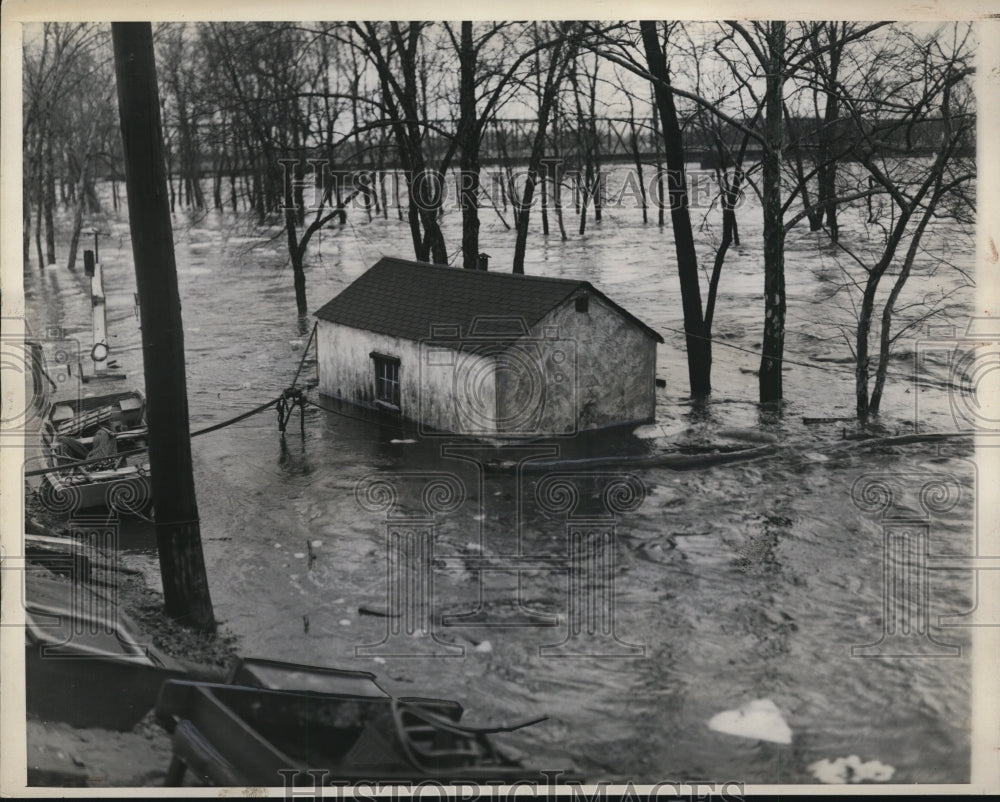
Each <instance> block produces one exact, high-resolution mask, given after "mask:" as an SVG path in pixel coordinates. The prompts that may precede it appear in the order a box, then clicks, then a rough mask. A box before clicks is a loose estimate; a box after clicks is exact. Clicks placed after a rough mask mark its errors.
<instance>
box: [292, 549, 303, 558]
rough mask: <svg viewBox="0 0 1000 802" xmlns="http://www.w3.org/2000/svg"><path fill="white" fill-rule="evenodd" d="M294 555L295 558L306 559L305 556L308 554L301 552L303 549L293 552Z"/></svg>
mask: <svg viewBox="0 0 1000 802" xmlns="http://www.w3.org/2000/svg"><path fill="white" fill-rule="evenodd" d="M292 556H293V557H294V558H295V559H296V560H303V559H305V556H306V555H305V554H304V553H303V552H301V551H297V552H295V554H293V555H292Z"/></svg>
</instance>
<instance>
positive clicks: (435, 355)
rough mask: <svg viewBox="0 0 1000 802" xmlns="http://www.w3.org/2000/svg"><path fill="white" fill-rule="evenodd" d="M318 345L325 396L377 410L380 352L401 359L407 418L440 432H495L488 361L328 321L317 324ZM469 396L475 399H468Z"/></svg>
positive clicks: (402, 399)
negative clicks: (471, 423) (377, 358)
mask: <svg viewBox="0 0 1000 802" xmlns="http://www.w3.org/2000/svg"><path fill="white" fill-rule="evenodd" d="M316 347H317V362H318V370H319V391H320V392H321V393H323V394H324V395H329V396H333V397H334V398H339V399H342V400H344V401H350V402H351V403H354V404H358V405H360V406H364V407H372V408H374V407H375V406H376V404H375V366H374V362H373V360H372V358H371V353H372V351H377V352H378V353H381V354H385V355H387V356H394V357H397V358H398V359H399V402H400V414H401V415H402V416H403V417H405V418H407V419H409V420H412V421H417V422H418V423H420V424H421V425H423V426H428V427H431V428H433V429H440V430H442V431H450V432H461V431H467V430H468V425H469V424H468V422H469V421H470V420H473V421H475V422H476V425H477V426H479V427H480V429H481V431H480V432H478V433H482V434H484V435H488V434H490V433H491V432H492V431H495V428H496V423H495V420H496V387H495V383H494V371H493V369H492V365H491V363H490V360H487V359H484V358H482V357H478V356H476V355H474V354H467V353H460V352H457V351H454V350H451V349H434V348H431V347H430V346H429V345H428V344H427V343H423V344H421V343H418V342H414V341H413V340H404V339H401V338H399V337H392V336H389V335H387V334H377V333H374V332H370V331H364V330H361V329H355V328H351V327H349V326H343V325H340V324H338V323H331V322H330V321H327V320H320V321H318V325H317V329H316ZM447 363H450V364H447ZM456 376H457V377H458V378H459V380H458V381H456ZM465 376H468V377H470V379H471V380H472V382H471V390H470V382H467V381H462V378H463V377H465ZM469 392H474V398H468V397H466V395H467V394H468V393H469Z"/></svg>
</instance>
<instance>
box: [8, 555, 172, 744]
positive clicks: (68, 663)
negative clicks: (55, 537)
mask: <svg viewBox="0 0 1000 802" xmlns="http://www.w3.org/2000/svg"><path fill="white" fill-rule="evenodd" d="M25 584H26V587H25V596H26V601H25V641H24V648H25V697H26V698H25V702H26V706H27V709H28V711H30V712H31V713H33V714H34V715H36V716H38V717H39V718H40V719H42V720H44V721H64V722H68V723H69V724H71V725H72V726H74V727H100V728H103V729H112V730H129V729H131V728H132V727H133V726H134V725H135V724H136V723H137V722H138V721H139V720H140V719H141V718H142V717H143V716H144V715H145V714H146V713H147V712H149V710H151V709H152V708H153V706H154V705H155V703H156V699H157V694H158V693H159V690H160V687H161V686H162V684H163V682H164V680H167V679H170V678H179V677H183V676H186V675H187V672H186V670H185V668H184V667H183V666H181V665H180V664H179V663H178V662H177V661H175V660H173V659H172V658H170V657H169V656H168V655H165V654H163V653H161V652H159V651H158V650H156V649H155V648H154V647H152V646H151V645H150V643H149V641H148V639H147V638H146V637H145V636H143V635H142V634H141V632H140V631H139V629H138V628H137V627H136V626H135V624H134V623H132V622H131V621H130V620H129V619H128V618H127V617H126V616H125V615H124V614H123V613H122V612H121V611H120V610H119V609H118V607H117V605H116V604H115V603H114V601H113V600H112V599H110V598H109V597H107V596H105V595H104V594H102V593H100V592H99V591H97V590H94V589H93V588H91V587H89V586H88V585H86V584H83V583H80V582H75V583H74V582H69V581H60V580H57V579H50V578H47V577H44V576H38V575H37V573H36V572H35V571H27V572H25Z"/></svg>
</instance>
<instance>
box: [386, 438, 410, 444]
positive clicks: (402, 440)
mask: <svg viewBox="0 0 1000 802" xmlns="http://www.w3.org/2000/svg"><path fill="white" fill-rule="evenodd" d="M389 442H390V443H415V442H417V441H416V440H411V439H410V438H408V437H406V438H402V439H393V440H390V441H389Z"/></svg>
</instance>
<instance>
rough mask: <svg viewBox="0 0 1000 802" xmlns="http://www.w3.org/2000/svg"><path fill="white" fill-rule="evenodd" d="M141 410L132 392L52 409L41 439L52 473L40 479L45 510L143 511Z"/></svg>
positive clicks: (145, 482) (146, 491) (145, 480)
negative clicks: (95, 509)
mask: <svg viewBox="0 0 1000 802" xmlns="http://www.w3.org/2000/svg"><path fill="white" fill-rule="evenodd" d="M145 411H146V404H145V400H144V399H143V397H142V394H141V393H139V392H138V391H135V390H132V391H126V392H120V393H110V394H107V395H100V396H93V397H90V398H81V399H78V400H74V401H64V402H58V403H56V404H54V405H53V407H52V410H51V413H50V415H49V418H48V421H47V423H46V426H45V430H44V433H43V437H42V441H43V447H44V454H45V460H46V463H47V468H48V469H50V470H48V471H47V472H46V473H45V474H44V487H43V491H42V492H43V496H42V497H43V501H44V503H45V505H46V506H47V507H49V508H50V509H52V510H53V511H58V512H73V511H75V510H82V509H92V508H96V507H103V508H106V509H108V510H113V511H114V512H117V513H122V514H136V513H141V512H142V511H143V510H144V509H146V508H147V507H148V506H149V503H150V497H151V494H150V485H149V476H148V468H149V464H148V458H147V456H146V454H145V452H144V451H142V449H144V448H145V445H146V424H145ZM136 451H139V452H140V453H130V452H136ZM53 469H61V470H53Z"/></svg>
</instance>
